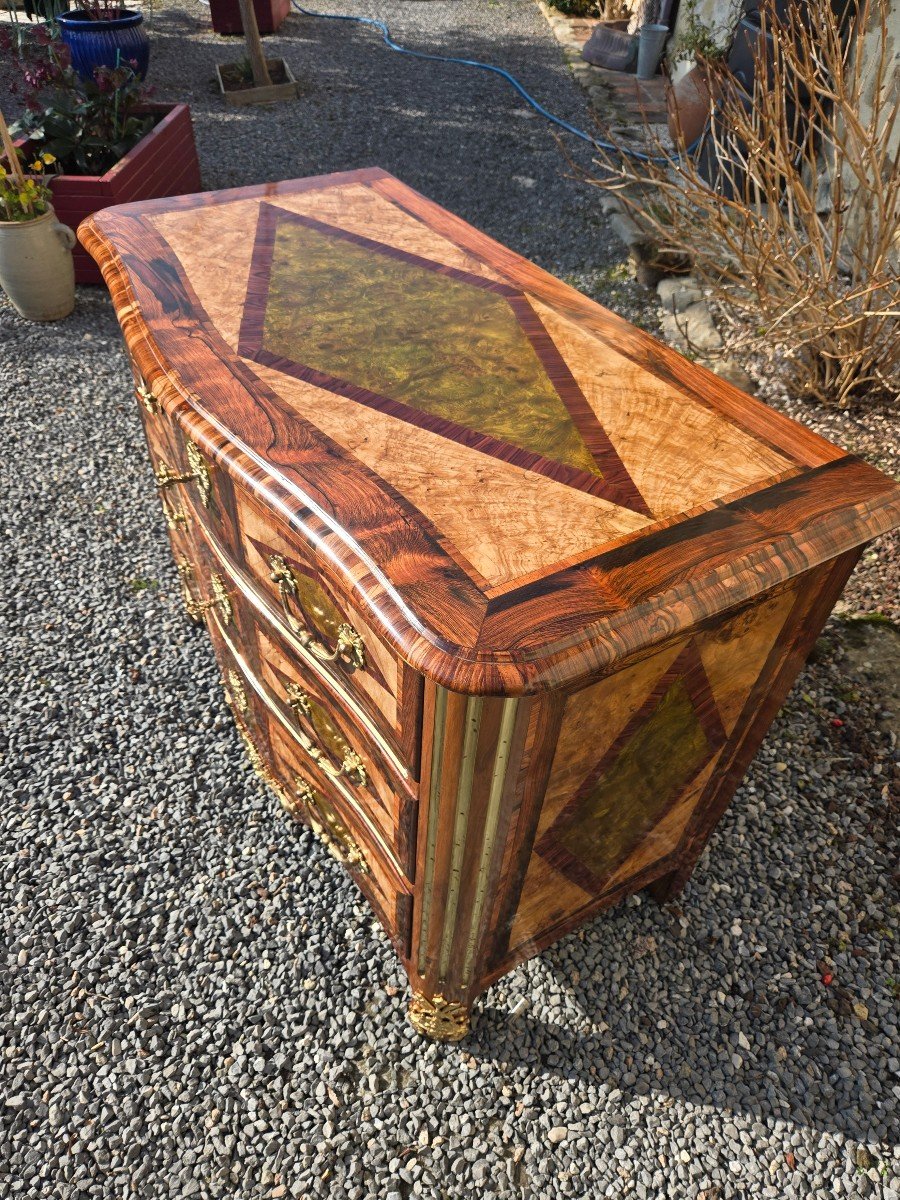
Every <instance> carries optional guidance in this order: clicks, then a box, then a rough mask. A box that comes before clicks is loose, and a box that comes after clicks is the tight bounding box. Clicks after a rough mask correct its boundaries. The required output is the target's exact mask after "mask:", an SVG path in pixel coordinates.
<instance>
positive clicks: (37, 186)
mask: <svg viewBox="0 0 900 1200" xmlns="http://www.w3.org/2000/svg"><path fill="white" fill-rule="evenodd" d="M0 141H2V143H3V149H4V151H5V153H6V161H7V163H8V167H4V166H0V286H2V287H3V290H4V291H5V292H6V294H7V296H8V297H9V299H10V300H11V301H12V304H13V307H14V308H15V309H16V311H17V312H19V313H20V314H21V316H23V317H26V318H27V319H28V320H29V321H59V320H61V319H62V318H63V317H67V316H68V315H69V313H70V312H71V311H72V309H73V308H74V307H75V273H74V270H73V267H72V247H73V246H74V245H75V234H74V233H73V232H72V230H71V229H70V228H69V227H68V225H63V224H62V223H61V222H60V221H58V220H57V219H56V213H55V212H54V211H53V205H52V204H51V203H50V189H49V188H48V187H47V185H46V183H44V181H43V180H42V179H41V177H40V176H41V173H42V172H43V171H44V169H45V167H47V166H50V165H52V163H53V156H52V154H42V155H41V156H40V157H39V158H37V159H35V161H34V162H33V163H32V164H31V170H32V172H33V174H30V175H26V174H25V172H24V170H23V169H22V155H21V151H19V150H18V149H17V148H16V147H15V146H14V145H13V142H12V137H11V135H10V132H9V129H8V128H7V125H6V121H5V120H4V118H3V114H2V113H0Z"/></svg>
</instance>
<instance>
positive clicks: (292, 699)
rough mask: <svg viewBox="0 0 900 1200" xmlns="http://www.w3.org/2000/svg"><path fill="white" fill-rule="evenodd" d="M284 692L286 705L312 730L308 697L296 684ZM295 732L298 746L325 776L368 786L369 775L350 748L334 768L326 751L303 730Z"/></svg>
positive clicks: (347, 748) (312, 719)
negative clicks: (343, 777)
mask: <svg viewBox="0 0 900 1200" xmlns="http://www.w3.org/2000/svg"><path fill="white" fill-rule="evenodd" d="M286 691H287V697H288V704H290V706H291V708H292V709H293V710H294V712H295V713H296V715H297V717H298V718H300V717H305V718H306V719H307V720H308V721H309V722H310V723H311V724H312V725H313V728H315V727H316V711H315V709H314V708H313V704H312V702H311V701H310V698H309V695H308V694H307V693H306V692H304V690H303V689H302V688H301V687H299V686H298V685H297V684H296V683H289V684H288V685H287V688H286ZM317 707H318V706H317ZM297 732H298V737H299V739H300V745H301V746H302V747H303V749H304V750H305V751H306V753H307V754H308V755H309V757H310V758H311V759H312V760H313V762H314V763H315V764H316V765H317V766H318V767H319V769H320V770H321V771H324V772H325V774H326V775H330V776H331V778H332V779H339V778H340V776H341V775H346V776H347V778H348V779H349V780H350V781H351V782H352V783H358V784H359V786H360V787H366V786H367V785H368V783H369V775H368V772H367V771H366V766H365V763H364V762H363V760H362V759H361V758H360V756H359V755H358V754H357V753H356V751H355V750H354V749H353V748H352V747H351V746H347V747H346V749H344V750H343V751H342V753H341V765H340V766H339V767H336V766H335V765H334V761H333V760H332V758H331V756H330V755H329V754H328V753H327V751H325V750H323V749H322V747H321V746H319V745H317V744H316V743H315V742H314V741H313V739H312V738H311V737H310V736H309V734H308V733H306V732H305V730H303V729H302V728H301V729H298V731H297ZM317 732H318V731H317Z"/></svg>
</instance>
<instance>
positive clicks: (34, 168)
mask: <svg viewBox="0 0 900 1200" xmlns="http://www.w3.org/2000/svg"><path fill="white" fill-rule="evenodd" d="M31 169H32V171H43V169H44V164H43V163H42V162H41V160H40V159H39V158H36V159H35V160H34V162H33V163H32V164H31Z"/></svg>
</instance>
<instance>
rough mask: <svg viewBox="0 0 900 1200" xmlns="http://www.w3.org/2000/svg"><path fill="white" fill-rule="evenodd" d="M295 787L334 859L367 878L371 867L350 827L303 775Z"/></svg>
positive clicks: (314, 827) (312, 827) (314, 826)
mask: <svg viewBox="0 0 900 1200" xmlns="http://www.w3.org/2000/svg"><path fill="white" fill-rule="evenodd" d="M294 786H295V787H296V789H297V796H298V797H299V799H300V803H301V804H302V805H303V808H304V809H305V810H306V815H307V817H308V819H309V824H310V828H311V829H312V831H313V833H314V834H316V836H317V837H318V838H319V840H320V841H321V843H322V845H323V846H324V847H325V849H326V850H327V851H328V853H329V854H330V855H331V857H332V858H334V859H337V861H338V862H339V863H341V864H342V865H343V866H345V867H354V868H355V869H356V870H357V871H360V872H361V873H362V874H363V875H368V873H369V864H368V862H367V861H366V856H365V854H363V852H362V850H361V849H360V847H359V844H358V842H357V841H356V840H355V839H354V838H353V836H352V835H351V833H350V830H349V829H348V828H347V826H346V825H345V824H344V823H343V822H342V821H341V820H339V819H338V817H337V816H336V815H335V813H334V812H332V810H331V808H330V807H329V806H328V805H327V804H326V803H325V801H324V800H323V799H322V797H321V796H320V795H319V793H318V792H317V791H315V790H314V789H313V788H312V787H310V785H309V783H307V781H306V780H305V779H304V778H303V776H302V775H298V776H297V778H296V780H295V781H294Z"/></svg>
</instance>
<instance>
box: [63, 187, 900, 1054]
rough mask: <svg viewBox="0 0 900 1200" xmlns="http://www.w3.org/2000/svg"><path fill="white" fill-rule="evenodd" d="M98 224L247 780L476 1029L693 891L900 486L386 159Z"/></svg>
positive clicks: (441, 1033)
mask: <svg viewBox="0 0 900 1200" xmlns="http://www.w3.org/2000/svg"><path fill="white" fill-rule="evenodd" d="M79 235H80V237H81V239H82V241H83V242H84V244H85V246H86V247H87V248H88V249H89V250H90V252H91V253H92V254H93V255H94V257H95V258H96V259H97V261H98V263H99V264H100V266H101V268H102V270H103V274H104V277H105V279H106V281H107V283H108V285H109V287H110V290H111V292H112V295H113V300H114V302H115V305H116V309H117V312H118V315H119V320H120V322H121V325H122V329H123V331H124V334H125V340H126V343H127V347H128V352H129V354H130V356H131V361H132V364H133V369H134V376H135V386H136V393H137V396H138V398H139V400H140V411H141V413H142V416H143V420H144V423H145V427H146V433H147V440H148V444H149V447H150V454H151V457H152V460H153V466H154V471H155V473H156V480H157V483H158V485H159V488H160V495H161V498H162V502H163V509H164V513H165V516H166V520H167V523H168V525H169V531H170V535H171V538H172V544H173V550H174V553H175V557H176V561H177V562H178V569H179V577H180V582H181V586H182V589H183V592H184V597H185V602H186V605H187V607H188V611H189V613H190V614H191V615H192V616H193V617H194V618H195V619H197V620H199V621H205V622H206V624H207V626H208V628H209V632H210V634H211V637H212V641H213V645H214V647H215V651H216V655H217V657H218V660H219V663H220V666H221V670H222V679H223V684H224V686H225V691H226V696H227V698H228V701H229V703H230V705H231V708H232V710H233V712H234V716H235V720H236V721H237V724H238V727H239V730H240V732H241V735H242V737H243V738H244V741H245V743H246V746H247V750H248V753H249V755H250V758H251V761H252V762H253V765H254V766H255V768H256V770H257V771H258V772H259V773H260V774H261V775H262V776H263V778H264V779H265V780H266V781H267V782H268V783H269V784H270V786H271V787H272V789H273V791H274V792H275V794H276V795H277V796H278V797H279V798H280V800H281V801H282V803H283V804H284V805H285V807H286V808H287V809H288V810H289V811H290V812H292V813H294V814H295V815H296V816H298V817H300V818H301V819H303V820H305V821H307V822H309V823H310V824H311V825H312V827H313V829H314V830H315V831H316V832H317V833H318V834H319V836H320V837H321V838H322V839H323V841H324V842H325V843H326V845H327V846H328V847H329V849H330V850H331V851H332V853H333V854H334V855H335V856H336V857H337V858H338V859H339V860H340V861H341V862H343V863H344V864H345V865H346V867H347V869H348V870H349V871H350V873H351V874H352V875H353V877H354V879H355V880H356V881H357V883H358V884H359V886H360V887H361V888H362V890H363V891H364V892H365V894H366V896H367V897H368V899H369V901H370V902H371V904H372V906H373V908H374V909H375V911H376V912H377V914H378V916H379V917H380V919H381V921H382V923H383V924H384V927H385V929H386V930H387V932H388V935H389V936H390V937H391V939H392V941H393V943H394V945H395V947H396V949H397V953H398V954H399V955H400V957H401V959H402V961H403V964H404V966H405V967H406V970H407V972H408V974H409V977H410V980H411V983H412V988H413V1001H412V1005H411V1009H410V1015H411V1019H412V1020H413V1023H414V1024H415V1026H416V1028H417V1029H419V1030H420V1031H422V1032H423V1033H426V1034H429V1035H431V1036H435V1037H442V1038H450V1039H453V1038H457V1037H461V1036H462V1035H463V1034H464V1033H465V1031H466V1029H467V1028H468V1020H469V1009H470V1006H471V1003H472V1000H473V999H474V997H475V996H476V995H477V994H478V993H479V992H480V991H482V990H483V989H484V988H485V987H486V986H487V985H488V984H489V983H490V982H491V981H492V980H494V979H496V978H497V977H498V976H500V975H502V974H503V973H504V972H506V971H508V970H510V968H511V967H512V966H513V965H514V964H515V963H517V962H519V961H521V960H522V959H524V958H526V957H528V956H529V955H532V954H534V953H536V952H537V951H539V950H540V949H541V948H542V947H543V946H546V945H548V944H549V943H550V942H551V941H553V940H554V939H555V938H558V937H559V936H561V935H562V934H563V933H565V932H566V931H567V930H570V929H572V928H573V927H575V926H576V925H578V924H579V923H581V922H583V921H584V920H586V919H587V918H589V917H590V916H592V915H593V914H594V913H596V912H597V911H598V910H600V909H602V908H605V907H606V906H608V905H610V904H612V903H614V902H615V901H616V900H618V899H620V898H621V897H622V896H624V895H626V894H628V893H629V892H633V891H634V890H635V889H637V888H643V887H647V886H649V887H650V888H651V889H652V891H653V893H654V894H655V895H656V896H657V897H659V898H660V899H665V898H666V897H667V896H670V895H672V894H673V893H674V892H676V891H677V890H678V889H679V888H680V887H681V886H682V885H683V884H684V882H685V881H686V879H687V878H688V876H689V874H690V872H691V869H692V867H693V865H694V864H695V862H696V861H697V858H698V856H699V854H700V851H701V850H702V847H703V845H704V843H705V841H706V839H707V838H708V836H709V834H710V831H711V830H712V828H713V826H714V825H715V823H716V821H717V820H718V818H719V816H720V815H721V813H722V811H723V810H724V808H725V806H726V805H727V803H728V801H729V800H730V798H731V796H732V794H733V792H734V789H735V787H736V786H737V784H738V782H739V781H740V779H741V776H742V775H743V773H744V771H745V770H746V768H747V765H748V763H749V762H750V760H751V759H752V757H753V755H754V753H755V752H756V749H757V747H758V746H759V744H760V742H761V740H762V738H763V737H764V735H765V732H766V730H767V728H768V726H769V724H770V722H771V720H772V718H773V716H774V715H775V713H776V711H777V709H778V707H779V705H780V704H781V703H782V701H783V700H784V697H785V695H786V694H787V691H788V689H789V688H790V686H791V683H792V681H793V679H794V677H795V676H796V673H797V671H798V670H799V668H800V666H801V664H802V662H803V660H804V657H805V655H806V653H807V651H808V650H809V647H810V646H811V645H812V643H813V641H814V639H815V637H816V635H817V633H818V631H819V629H820V628H821V626H822V624H823V622H824V620H825V618H826V617H827V615H828V613H829V611H830V610H831V607H832V605H833V604H834V602H835V600H836V599H837V597H838V595H839V594H840V591H841V588H842V587H843V585H844V583H845V581H846V579H847V576H848V575H849V573H850V571H851V570H852V568H853V564H854V563H855V561H856V559H857V557H858V555H859V553H860V551H861V548H862V546H863V545H864V544H865V543H866V542H867V541H868V540H869V539H871V538H873V537H874V536H876V535H878V534H880V533H882V532H884V531H886V530H887V529H889V528H891V527H893V526H895V525H897V524H898V523H900V488H898V486H897V485H896V484H895V483H894V482H893V481H892V480H890V479H888V478H886V477H885V476H883V475H881V474H879V473H878V472H877V471H876V470H874V469H873V468H872V467H869V466H868V465H866V464H865V463H864V462H862V461H860V460H859V459H858V458H855V457H854V456H852V455H849V454H845V453H844V452H843V451H842V450H839V449H837V448H836V447H834V446H832V445H829V444H828V443H826V442H824V441H822V440H821V439H820V438H818V437H817V436H815V435H814V434H812V433H811V432H809V431H808V430H807V429H804V428H803V427H801V426H799V425H797V424H795V423H794V422H792V421H790V420H788V419H786V418H785V417H783V416H780V415H779V414H778V413H776V412H773V411H772V410H771V409H769V408H767V407H766V406H765V405H763V404H760V403H758V402H757V401H755V400H753V399H751V398H750V397H748V396H745V395H744V394H743V393H741V392H739V391H737V390H736V389H735V388H733V387H731V386H729V385H728V384H726V383H724V382H723V381H722V380H720V379H717V378H716V377H715V376H713V375H711V374H709V373H708V372H707V371H705V370H703V369H701V368H699V367H697V366H696V365H694V364H691V363H689V362H687V361H686V360H685V359H683V358H681V357H680V356H679V355H677V354H676V353H674V352H673V351H671V350H669V349H667V348H666V347H665V346H662V345H661V344H660V343H658V342H656V341H655V340H654V339H653V338H651V337H649V336H648V335H647V334H645V333H643V332H641V331H640V330H637V329H635V328H633V327H632V326H630V325H628V324H627V323H626V322H624V321H622V320H620V319H619V318H618V317H615V316H614V315H613V314H611V313H609V312H607V311H606V310H604V309H602V308H600V307H599V306H598V305H596V304H594V303H593V302H592V301H590V300H588V299H587V298H586V297H584V296H582V295H580V294H579V293H577V292H575V291H573V290H572V289H571V288H569V287H567V286H566V285H565V284H563V283H560V282H559V281H558V280H556V279H554V278H553V277H552V276H550V275H547V274H546V273H545V272H543V271H541V270H539V269H538V268H537V267H535V266H533V265H532V264H530V263H528V262H526V261H524V260H523V259H521V258H520V257H518V256H517V255H515V254H513V253H512V252H511V251H509V250H506V249H504V248H503V247H502V246H499V245H498V244H497V243H495V242H493V241H491V240H490V239H489V238H487V237H485V236H484V235H482V234H480V233H478V232H477V231H476V230H474V229H472V228H471V227H470V226H468V225H466V224H465V223H464V222H462V221H461V220H459V219H458V218H456V217H453V216H451V215H450V214H448V213H446V212H444V211H443V210H442V209H440V208H438V207H437V206H436V205H434V204H432V203H431V202H429V201H428V200H426V199H424V198H423V197H422V196H419V195H418V194H416V193H415V192H414V191H412V190H410V189H409V188H407V187H406V186H404V185H403V184H402V183H399V182H398V181H397V180H396V179H393V178H391V176H389V175H387V174H385V172H383V171H380V170H377V169H372V170H365V171H356V172H351V173H348V174H344V175H335V176H326V177H322V178H317V179H305V180H295V181H292V182H288V183H280V184H268V185H265V186H262V187H255V188H244V189H240V190H236V191H230V192H218V193H210V194H206V195H198V196H185V197H180V198H175V199H168V200H159V201H151V202H148V203H143V204H134V205H127V206H124V207H120V208H114V209H107V210H106V211H104V212H101V213H98V214H96V215H95V216H94V217H93V218H91V219H90V220H89V221H88V222H86V223H85V224H84V225H83V226H82V227H81V229H80V231H79Z"/></svg>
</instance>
